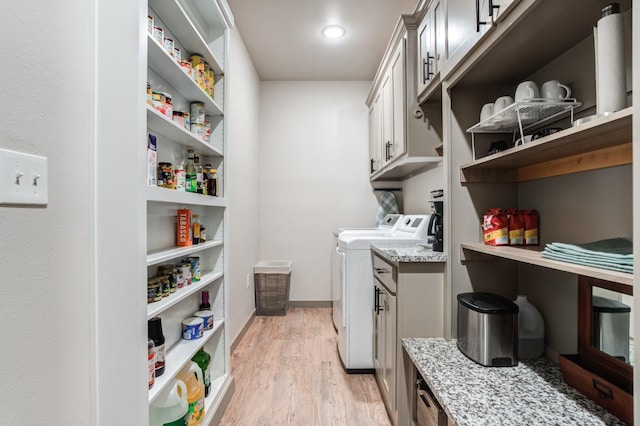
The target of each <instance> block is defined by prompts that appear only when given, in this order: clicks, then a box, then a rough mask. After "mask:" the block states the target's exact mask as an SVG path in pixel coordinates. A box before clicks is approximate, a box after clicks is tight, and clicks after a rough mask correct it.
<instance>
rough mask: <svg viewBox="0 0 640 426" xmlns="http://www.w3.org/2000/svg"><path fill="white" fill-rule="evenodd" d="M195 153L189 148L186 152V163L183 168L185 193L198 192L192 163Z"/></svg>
mask: <svg viewBox="0 0 640 426" xmlns="http://www.w3.org/2000/svg"><path fill="white" fill-rule="evenodd" d="M194 156H195V152H194V151H193V149H191V148H189V149H188V150H187V162H186V163H185V166H184V171H185V190H186V191H187V192H198V173H197V171H196V165H195V163H194V160H193V159H194Z"/></svg>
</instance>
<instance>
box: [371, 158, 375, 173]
mask: <svg viewBox="0 0 640 426" xmlns="http://www.w3.org/2000/svg"><path fill="white" fill-rule="evenodd" d="M373 172H375V170H374V169H373V158H372V159H371V174H373Z"/></svg>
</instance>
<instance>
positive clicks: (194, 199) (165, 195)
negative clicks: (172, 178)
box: [146, 186, 228, 207]
mask: <svg viewBox="0 0 640 426" xmlns="http://www.w3.org/2000/svg"><path fill="white" fill-rule="evenodd" d="M146 198H147V201H158V202H161V203H174V204H190V205H195V206H205V207H227V204H228V203H227V200H226V198H223V197H212V196H209V195H202V194H194V193H193V192H185V191H177V190H175V189H169V188H163V187H161V186H147V189H146Z"/></svg>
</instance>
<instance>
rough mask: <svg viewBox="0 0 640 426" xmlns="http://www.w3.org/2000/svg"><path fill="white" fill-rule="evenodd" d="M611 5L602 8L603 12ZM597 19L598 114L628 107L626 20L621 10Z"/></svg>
mask: <svg viewBox="0 0 640 426" xmlns="http://www.w3.org/2000/svg"><path fill="white" fill-rule="evenodd" d="M610 7H611V5H610V6H607V8H605V9H604V10H603V12H604V13H603V15H605V14H606V13H607V12H605V11H606V10H607V9H608V8H610ZM614 12H615V13H612V14H608V15H606V16H604V17H603V18H601V19H600V20H598V24H597V25H598V26H597V30H596V37H595V44H596V102H597V108H596V110H597V113H598V114H602V113H605V112H614V111H619V110H621V109H624V108H626V106H627V84H626V77H625V68H624V67H625V63H624V22H623V17H622V15H621V14H620V13H619V11H615V10H614Z"/></svg>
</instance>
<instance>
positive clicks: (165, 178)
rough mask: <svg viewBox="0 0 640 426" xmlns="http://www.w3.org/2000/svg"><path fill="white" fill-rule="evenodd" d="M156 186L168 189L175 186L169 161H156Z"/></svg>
mask: <svg viewBox="0 0 640 426" xmlns="http://www.w3.org/2000/svg"><path fill="white" fill-rule="evenodd" d="M158 186H161V187H163V188H170V189H173V188H175V186H174V177H173V166H172V165H171V163H165V162H161V163H158Z"/></svg>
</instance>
